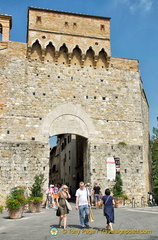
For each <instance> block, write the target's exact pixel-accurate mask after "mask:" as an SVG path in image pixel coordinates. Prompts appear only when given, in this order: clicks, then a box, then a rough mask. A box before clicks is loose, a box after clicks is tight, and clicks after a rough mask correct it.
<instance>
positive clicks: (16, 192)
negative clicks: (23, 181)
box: [6, 187, 27, 210]
mask: <svg viewBox="0 0 158 240" xmlns="http://www.w3.org/2000/svg"><path fill="white" fill-rule="evenodd" d="M26 202H27V200H26V198H25V197H24V189H23V188H22V187H15V188H12V189H11V193H10V195H9V196H7V200H6V208H8V209H14V210H15V209H18V208H19V207H20V206H21V205H22V204H26Z"/></svg>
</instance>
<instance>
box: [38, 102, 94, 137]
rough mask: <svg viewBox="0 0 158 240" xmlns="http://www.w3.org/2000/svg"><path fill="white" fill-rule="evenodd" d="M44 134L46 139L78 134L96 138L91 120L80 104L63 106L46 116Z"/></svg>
mask: <svg viewBox="0 0 158 240" xmlns="http://www.w3.org/2000/svg"><path fill="white" fill-rule="evenodd" d="M42 133H43V134H44V136H46V138H47V137H48V136H54V135H59V134H66V133H71V134H76V135H80V136H83V137H85V138H87V139H88V138H92V137H93V136H95V127H94V125H93V122H92V120H91V118H90V117H89V116H88V114H87V113H86V112H85V111H84V110H83V109H82V108H81V106H80V105H79V104H77V105H74V104H70V103H69V104H63V105H62V106H59V107H56V108H55V109H54V110H53V111H52V112H50V113H49V114H47V115H46V117H45V119H44V122H43V125H42Z"/></svg>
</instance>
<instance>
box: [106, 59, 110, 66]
mask: <svg viewBox="0 0 158 240" xmlns="http://www.w3.org/2000/svg"><path fill="white" fill-rule="evenodd" d="M106 59H107V68H109V65H110V57H107V58H106Z"/></svg>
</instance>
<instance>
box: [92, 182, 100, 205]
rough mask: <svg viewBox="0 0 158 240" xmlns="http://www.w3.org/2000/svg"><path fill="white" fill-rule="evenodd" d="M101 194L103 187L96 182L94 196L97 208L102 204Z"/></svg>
mask: <svg viewBox="0 0 158 240" xmlns="http://www.w3.org/2000/svg"><path fill="white" fill-rule="evenodd" d="M100 195H101V189H100V187H99V185H98V183H95V186H94V188H93V196H94V201H95V207H96V209H98V208H99V206H100Z"/></svg>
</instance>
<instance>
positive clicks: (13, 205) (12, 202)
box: [6, 198, 21, 210]
mask: <svg viewBox="0 0 158 240" xmlns="http://www.w3.org/2000/svg"><path fill="white" fill-rule="evenodd" d="M20 206H21V203H20V202H19V201H18V200H17V199H14V198H10V199H8V200H7V201H6V208H8V209H14V210H15V209H18V208H19V207H20Z"/></svg>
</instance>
